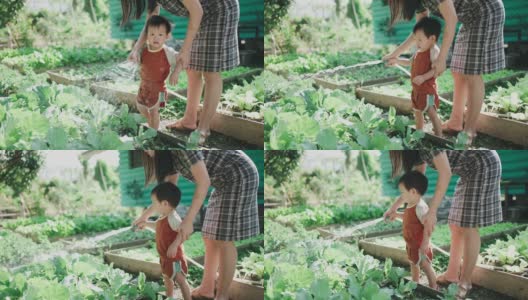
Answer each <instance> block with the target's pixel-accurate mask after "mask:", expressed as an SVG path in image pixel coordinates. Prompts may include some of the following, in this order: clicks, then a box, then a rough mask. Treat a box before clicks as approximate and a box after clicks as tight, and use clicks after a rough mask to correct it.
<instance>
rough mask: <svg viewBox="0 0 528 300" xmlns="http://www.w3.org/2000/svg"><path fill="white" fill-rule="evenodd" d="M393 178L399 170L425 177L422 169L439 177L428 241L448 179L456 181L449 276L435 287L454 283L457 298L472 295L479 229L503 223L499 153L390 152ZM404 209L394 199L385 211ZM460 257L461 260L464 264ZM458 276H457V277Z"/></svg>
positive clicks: (426, 223) (450, 220) (443, 276)
mask: <svg viewBox="0 0 528 300" xmlns="http://www.w3.org/2000/svg"><path fill="white" fill-rule="evenodd" d="M390 158H391V162H392V175H393V177H395V176H399V175H400V174H401V173H402V171H403V172H409V171H411V170H418V171H420V172H422V173H424V174H425V169H426V166H430V167H432V168H433V169H435V170H436V171H437V172H438V181H437V184H436V188H435V192H434V195H433V198H432V200H431V202H430V203H429V212H428V213H427V214H426V215H425V220H424V231H425V232H427V234H428V235H429V236H430V235H431V233H432V231H433V229H434V226H435V224H436V214H437V210H438V207H439V206H440V202H441V201H442V198H443V197H444V195H445V193H446V191H447V188H448V186H449V181H450V179H451V175H452V174H456V175H458V176H460V179H459V180H458V182H457V185H456V189H455V194H454V196H453V202H452V204H451V208H450V209H449V218H448V223H449V229H450V231H451V248H450V257H449V265H448V267H447V271H446V272H445V273H444V274H441V275H440V276H438V278H437V282H438V283H439V284H449V283H458V286H459V290H458V298H460V299H464V298H465V297H466V295H467V294H468V292H469V291H470V290H471V274H472V273H473V269H474V268H475V265H476V263H477V258H478V254H479V251H480V235H479V230H478V229H479V227H485V226H489V225H492V224H495V223H498V222H501V221H502V209H501V203H500V178H501V173H502V167H501V162H500V158H499V156H498V154H497V153H496V152H495V151H490V150H474V151H390ZM402 204H403V199H398V200H397V201H396V202H395V203H394V205H393V206H392V207H391V208H389V209H388V210H387V212H385V217H388V216H390V215H391V214H393V213H394V212H396V209H398V207H400V206H401V205H402ZM462 258H464V259H463V260H462ZM459 271H460V272H459Z"/></svg>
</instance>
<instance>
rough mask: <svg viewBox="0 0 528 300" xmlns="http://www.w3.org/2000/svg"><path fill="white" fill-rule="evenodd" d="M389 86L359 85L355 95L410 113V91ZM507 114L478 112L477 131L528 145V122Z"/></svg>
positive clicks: (508, 78)
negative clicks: (509, 116)
mask: <svg viewBox="0 0 528 300" xmlns="http://www.w3.org/2000/svg"><path fill="white" fill-rule="evenodd" d="M523 74H525V73H515V74H513V75H510V76H507V77H505V78H499V79H494V80H492V81H489V82H486V86H492V85H496V84H498V83H500V82H505V81H511V80H515V79H517V78H519V77H520V76H522V75H523ZM398 83H399V84H401V83H402V82H401V81H398V82H396V83H395V84H398ZM391 86H392V85H379V86H372V87H359V88H357V89H356V95H357V97H358V98H363V99H365V101H366V102H369V103H372V104H374V105H376V106H379V107H383V108H386V109H388V108H390V107H391V106H394V107H395V108H396V110H397V111H398V112H399V113H402V114H411V113H412V105H411V101H410V92H409V91H402V90H399V89H398V88H391ZM389 93H390V94H389ZM444 96H445V95H444ZM486 99H488V98H486ZM486 99H485V103H488V102H489V100H486ZM507 116H508V115H506V114H499V113H497V112H486V111H483V112H481V113H480V116H479V118H478V121H477V131H478V132H480V133H484V134H486V135H489V136H492V137H495V138H498V139H501V140H504V141H508V142H511V143H514V144H517V145H520V146H523V147H528V123H527V122H523V121H519V120H515V119H513V118H508V117H507Z"/></svg>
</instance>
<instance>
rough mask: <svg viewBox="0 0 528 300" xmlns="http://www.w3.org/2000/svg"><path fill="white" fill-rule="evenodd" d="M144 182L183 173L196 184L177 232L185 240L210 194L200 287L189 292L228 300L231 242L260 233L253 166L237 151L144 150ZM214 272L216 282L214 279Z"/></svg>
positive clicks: (231, 274) (233, 262) (173, 178)
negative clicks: (188, 206) (210, 190)
mask: <svg viewBox="0 0 528 300" xmlns="http://www.w3.org/2000/svg"><path fill="white" fill-rule="evenodd" d="M143 164H144V169H145V180H146V183H147V184H148V183H150V182H152V181H154V180H157V181H158V182H162V181H170V182H173V183H176V182H177V181H178V175H182V176H183V177H185V178H186V179H188V180H191V181H193V182H194V183H195V184H196V188H195V191H194V195H193V199H192V204H191V206H190V208H189V210H188V211H187V214H186V216H185V217H184V219H183V221H182V223H181V225H180V229H179V233H180V234H182V238H183V241H185V240H186V239H187V238H188V237H189V235H190V234H191V233H192V231H193V221H194V218H195V217H196V215H197V214H198V212H199V211H200V208H201V206H202V204H203V202H204V199H205V197H206V196H207V191H208V188H209V186H212V187H214V188H215V189H214V192H213V193H212V194H211V196H210V197H209V204H208V206H207V212H206V214H205V219H204V223H203V227H202V237H203V240H204V244H205V262H204V268H205V270H204V274H203V278H202V283H201V285H200V286H199V287H198V288H196V289H195V290H193V292H192V296H193V298H198V299H200V298H207V299H213V298H214V299H217V300H227V299H228V294H229V286H230V285H231V282H232V281H233V277H234V275H235V267H236V261H237V250H236V248H235V244H234V241H238V240H243V239H247V238H250V237H253V236H256V235H258V234H259V232H260V230H259V220H258V206H257V193H258V185H259V176H258V170H257V168H256V166H255V164H254V163H253V161H252V160H251V159H250V158H249V157H248V156H247V155H246V154H244V153H243V152H242V151H234V150H225V151H184V150H174V151H153V150H148V151H145V152H144V155H143ZM152 213H153V211H152V207H150V208H149V209H147V210H146V211H145V212H144V213H143V214H142V215H141V216H140V217H139V218H138V219H137V220H135V221H134V224H140V223H141V222H143V221H146V220H147V219H148V217H149V216H150V215H151V214H152ZM217 272H218V274H219V276H218V283H217V284H216V295H215V292H214V291H215V279H216V273H217Z"/></svg>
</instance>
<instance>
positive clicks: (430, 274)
mask: <svg viewBox="0 0 528 300" xmlns="http://www.w3.org/2000/svg"><path fill="white" fill-rule="evenodd" d="M420 266H421V267H422V269H423V270H424V272H425V275H426V276H427V280H428V281H429V287H430V288H432V289H435V290H436V289H437V288H438V286H437V284H436V274H435V271H434V270H433V267H432V266H431V262H429V260H427V259H424V260H423V261H422V262H421V264H420Z"/></svg>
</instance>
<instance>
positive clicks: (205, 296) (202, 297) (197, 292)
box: [191, 287, 214, 300]
mask: <svg viewBox="0 0 528 300" xmlns="http://www.w3.org/2000/svg"><path fill="white" fill-rule="evenodd" d="M191 297H192V298H193V299H196V300H210V299H214V293H205V292H202V291H201V287H197V288H195V289H194V290H192V292H191Z"/></svg>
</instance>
